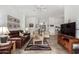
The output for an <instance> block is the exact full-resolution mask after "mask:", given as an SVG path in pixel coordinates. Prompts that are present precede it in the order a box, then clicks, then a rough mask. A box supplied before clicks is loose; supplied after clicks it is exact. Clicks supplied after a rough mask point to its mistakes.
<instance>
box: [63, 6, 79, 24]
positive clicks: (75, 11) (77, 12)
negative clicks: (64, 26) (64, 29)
mask: <svg viewBox="0 0 79 59" xmlns="http://www.w3.org/2000/svg"><path fill="white" fill-rule="evenodd" d="M77 19H79V6H78V5H72V6H65V7H64V22H65V23H67V22H68V20H70V22H74V21H76V20H77Z"/></svg>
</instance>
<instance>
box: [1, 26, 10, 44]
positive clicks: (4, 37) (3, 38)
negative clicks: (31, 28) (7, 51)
mask: <svg viewBox="0 0 79 59" xmlns="http://www.w3.org/2000/svg"><path fill="white" fill-rule="evenodd" d="M8 34H9V30H8V28H7V27H0V39H1V42H2V43H4V42H6V40H7V37H8Z"/></svg>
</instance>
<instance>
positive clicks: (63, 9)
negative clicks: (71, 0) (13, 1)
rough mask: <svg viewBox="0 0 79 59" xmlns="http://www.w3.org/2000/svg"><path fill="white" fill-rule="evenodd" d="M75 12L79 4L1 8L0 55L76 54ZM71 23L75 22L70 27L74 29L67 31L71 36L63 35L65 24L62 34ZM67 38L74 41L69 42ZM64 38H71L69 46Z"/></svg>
mask: <svg viewBox="0 0 79 59" xmlns="http://www.w3.org/2000/svg"><path fill="white" fill-rule="evenodd" d="M78 10H79V6H78V5H72V6H71V5H0V53H1V54H7V53H8V54H74V53H79V52H78V51H77V49H76V50H73V48H74V47H75V46H77V48H78V43H79V40H78V38H79V34H78V32H79V31H78V24H79V23H78V22H79V17H78V16H79V13H78ZM73 22H75V23H76V25H75V26H74V25H71V27H74V28H73V29H74V30H72V29H69V30H70V31H71V32H74V33H71V32H70V31H69V33H68V34H67V33H65V32H67V28H65V25H63V26H64V28H65V29H66V31H65V32H63V31H64V30H62V31H61V29H63V28H62V27H61V25H62V24H70V23H73ZM69 26H70V25H69ZM71 27H69V28H71ZM60 33H61V34H60ZM70 33H71V34H73V35H70ZM65 35H68V36H65ZM70 36H72V37H71V38H73V39H76V40H73V39H72V40H71V38H70ZM63 37H66V39H68V40H69V39H70V40H69V43H67V42H66V41H64V40H63ZM62 42H63V43H62ZM64 42H65V43H64ZM61 45H63V46H61ZM65 45H67V46H65ZM68 45H69V46H68ZM72 46H74V47H72ZM64 47H65V48H64ZM75 51H77V52H75Z"/></svg>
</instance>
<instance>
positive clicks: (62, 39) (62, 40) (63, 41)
mask: <svg viewBox="0 0 79 59" xmlns="http://www.w3.org/2000/svg"><path fill="white" fill-rule="evenodd" d="M58 44H60V45H61V46H62V47H64V48H65V49H66V50H67V51H68V53H73V44H79V39H77V38H75V37H72V36H68V35H65V34H58Z"/></svg>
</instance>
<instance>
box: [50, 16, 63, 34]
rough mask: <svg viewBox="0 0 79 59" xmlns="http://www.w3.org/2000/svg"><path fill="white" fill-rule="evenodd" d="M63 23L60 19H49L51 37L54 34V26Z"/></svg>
mask: <svg viewBox="0 0 79 59" xmlns="http://www.w3.org/2000/svg"><path fill="white" fill-rule="evenodd" d="M63 23H64V20H63V19H62V18H58V17H49V31H50V33H53V35H55V34H56V28H55V26H59V27H60V25H61V24H63ZM50 25H54V27H50Z"/></svg>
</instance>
